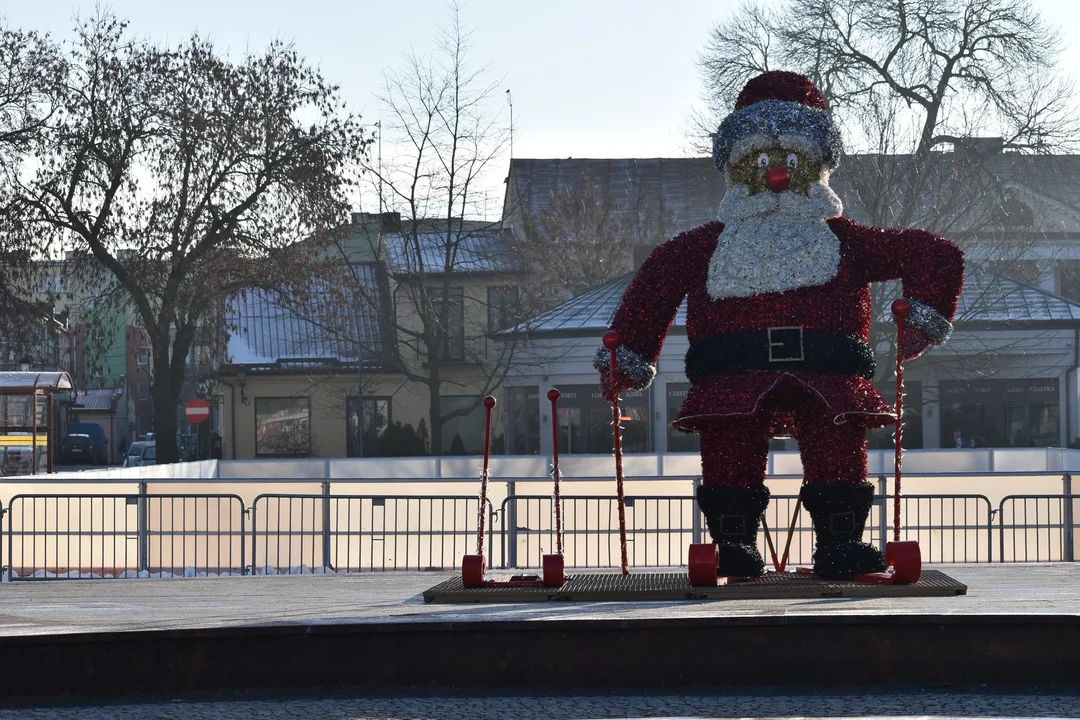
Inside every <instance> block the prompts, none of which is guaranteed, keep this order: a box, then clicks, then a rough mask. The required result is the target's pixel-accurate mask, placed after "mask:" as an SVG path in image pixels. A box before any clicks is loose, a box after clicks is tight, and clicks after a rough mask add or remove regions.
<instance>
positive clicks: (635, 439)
mask: <svg viewBox="0 0 1080 720" xmlns="http://www.w3.org/2000/svg"><path fill="white" fill-rule="evenodd" d="M579 394H580V393H579ZM587 397H588V406H587V411H588V418H589V425H588V428H587V442H586V444H587V450H586V452H590V453H610V452H612V451H613V450H614V448H615V439H614V436H613V435H612V432H611V422H612V417H611V405H610V404H608V403H606V402H604V398H603V396H601V394H600V391H599V390H597V389H596V388H595V387H591V388H589V393H588V396H587ZM619 422H620V427H622V436H621V440H622V451H623V452H624V453H640V452H648V451H649V398H648V396H647V395H645V394H644V393H643V392H641V391H640V390H627V391H626V392H625V393H623V396H622V397H621V398H619Z"/></svg>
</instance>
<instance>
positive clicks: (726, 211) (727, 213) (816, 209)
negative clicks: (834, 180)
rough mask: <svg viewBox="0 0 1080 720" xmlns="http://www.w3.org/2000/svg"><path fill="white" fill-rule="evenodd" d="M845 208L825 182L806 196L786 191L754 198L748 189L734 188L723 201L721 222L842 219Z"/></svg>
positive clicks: (729, 190) (744, 186)
mask: <svg viewBox="0 0 1080 720" xmlns="http://www.w3.org/2000/svg"><path fill="white" fill-rule="evenodd" d="M843 210H844V205H843V203H842V202H840V198H839V197H837V195H836V193H834V192H833V191H832V188H830V187H829V186H828V185H827V184H826V183H825V182H822V181H820V180H819V181H816V182H813V183H811V184H810V188H809V190H808V191H807V194H806V195H801V194H799V193H796V192H793V191H791V190H785V191H783V192H772V191H771V190H765V191H763V192H759V193H756V194H754V195H751V194H750V188H749V187H748V186H747V185H744V184H741V183H738V184H735V185H732V186H731V188H729V189H728V191H727V193H725V194H724V199H723V200H721V201H720V208H719V210H718V212H717V219H718V220H720V221H721V222H724V223H731V222H738V221H740V220H749V219H751V218H765V217H769V216H770V215H776V214H781V215H785V216H789V217H791V218H793V219H807V220H810V219H818V220H823V219H828V218H831V217H836V216H838V215H840V213H842V212H843Z"/></svg>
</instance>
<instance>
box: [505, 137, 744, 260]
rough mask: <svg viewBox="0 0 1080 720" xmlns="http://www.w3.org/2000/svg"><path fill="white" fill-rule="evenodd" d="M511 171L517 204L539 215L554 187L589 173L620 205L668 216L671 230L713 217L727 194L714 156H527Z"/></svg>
mask: <svg viewBox="0 0 1080 720" xmlns="http://www.w3.org/2000/svg"><path fill="white" fill-rule="evenodd" d="M510 174H511V178H512V181H513V185H512V187H513V190H514V193H515V194H516V197H513V198H511V199H510V202H511V204H512V205H514V206H515V207H514V208H513V209H515V210H516V209H518V207H520V209H521V210H523V211H524V212H526V213H532V214H535V215H540V214H542V213H543V212H544V211H545V210H546V209H547V208H548V206H549V205H550V202H551V197H552V195H553V194H554V193H556V192H557V191H559V190H563V189H566V188H573V187H575V186H578V185H580V183H581V182H582V180H583V179H584V178H586V177H587V176H591V177H593V178H594V179H595V180H596V181H597V182H598V183H601V184H602V185H603V186H604V188H605V191H606V193H607V194H608V196H609V197H610V198H611V200H612V201H613V203H614V205H615V206H616V207H618V208H620V209H625V208H628V207H635V206H636V208H637V209H638V210H639V212H642V213H652V214H653V215H654V216H658V217H664V216H667V217H670V219H671V229H672V234H677V233H680V232H682V231H683V230H689V229H690V228H693V227H697V226H698V225H703V224H704V223H707V222H709V221H710V220H715V219H716V208H717V207H719V205H720V200H721V198H722V197H723V196H724V180H723V176H722V175H721V174H720V173H719V172H717V170H716V168H715V167H713V164H712V159H711V158H655V159H636V158H632V159H587V158H583V159H576V158H575V159H566V160H559V159H553V160H541V159H537V160H531V159H523V160H513V161H511V163H510ZM662 240H663V238H657V239H656V242H657V243H659V242H660V241H662Z"/></svg>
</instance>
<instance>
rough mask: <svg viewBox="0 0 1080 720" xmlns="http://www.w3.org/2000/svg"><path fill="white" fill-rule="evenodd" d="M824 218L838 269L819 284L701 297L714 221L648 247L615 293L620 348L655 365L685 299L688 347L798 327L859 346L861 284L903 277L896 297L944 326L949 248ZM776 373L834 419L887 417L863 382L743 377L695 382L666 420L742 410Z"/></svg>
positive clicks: (950, 298) (919, 235) (953, 285)
mask: <svg viewBox="0 0 1080 720" xmlns="http://www.w3.org/2000/svg"><path fill="white" fill-rule="evenodd" d="M827 222H828V225H829V227H830V228H831V229H832V231H833V233H834V234H835V235H836V237H837V239H838V240H839V241H840V263H839V267H838V269H837V273H836V275H835V276H834V277H833V278H832V279H831V280H829V281H828V282H826V283H825V284H824V285H818V286H813V287H800V288H796V289H792V290H787V291H784V292H776V293H767V294H762V295H755V296H751V297H732V298H722V299H720V300H713V299H712V298H711V297H710V296H709V294H708V292H707V291H706V276H707V273H708V268H709V261H710V259H711V258H712V255H713V251H714V250H715V249H716V245H717V238H718V237H719V236H720V233H721V232H722V231H723V225H722V224H721V223H719V222H713V223H709V224H707V225H703V226H701V227H699V228H696V229H694V230H690V231H688V232H686V233H683V234H682V235H679V236H678V237H676V238H674V239H672V240H669V241H668V242H666V243H664V244H663V245H661V246H660V247H658V248H657V249H656V250H655V251H653V253H652V254H651V255H650V256H649V258H648V259H647V260H646V261H645V263H644V264H643V265H642V266H641V269H640V270H639V271H638V273H637V275H636V277H635V278H634V281H633V282H632V283H631V284H630V287H629V288H627V290H626V293H625V295H623V299H622V303H621V304H620V305H619V309H618V310H617V311H616V313H615V318H614V320H613V321H612V329H614V330H617V331H618V332H619V333H620V335H621V338H622V342H623V345H624V346H625V347H626V348H627V349H629V350H632V351H633V352H635V353H637V354H638V355H640V356H641V357H642V358H644V359H645V360H647V361H648V362H649V363H650V364H653V365H655V364H656V361H657V358H658V357H659V355H660V348H661V346H662V345H663V343H664V338H665V336H666V335H667V330H668V326H669V325H670V324H671V321H672V320H673V319H674V317H675V313H676V311H677V310H678V308H679V305H680V303H681V302H682V300H683V298H684V297H686V298H688V302H687V313H686V334H687V336H688V339H689V341H690V343H691V344H694V343H696V342H698V341H700V340H702V339H704V338H706V337H709V336H713V335H721V334H724V333H746V332H754V331H760V330H765V329H767V328H769V327H782V326H798V325H801V326H802V327H803V328H804V329H805V330H819V331H824V332H829V333H834V334H839V335H852V336H857V337H859V338H862V339H863V340H864V341H867V342H868V341H869V339H870V320H871V318H870V288H869V284H870V283H871V282H877V281H884V280H892V279H896V278H900V279H901V280H902V281H903V295H904V297H906V298H909V299H912V300H918V301H921V302H922V303H925V304H926V305H928V306H929V307H930V308H932V309H933V310H936V311H937V312H938V313H940V314H941V315H942V316H943V317H944V318H946V319H948V320H950V321H951V320H952V318H953V315H954V313H955V311H956V302H957V299H958V298H959V295H960V289H961V286H962V284H963V273H964V270H963V268H964V263H963V255H962V253H961V252H960V250H959V249H957V248H956V246H954V245H953V244H952V243H950V242H949V241H948V240H945V239H944V238H941V237H938V236H936V235H933V234H931V233H928V232H925V231H922V230H881V229H878V228H872V227H866V226H864V225H859V224H857V223H855V222H853V221H851V220H848V219H847V218H842V217H837V218H832V219H830V220H828V221H827ZM782 375H791V376H793V377H794V378H796V379H797V380H799V381H800V382H801V383H803V384H804V385H805V386H806V387H807V388H808V389H809V391H810V394H811V395H816V396H818V397H819V398H820V399H821V400H822V401H823V402H824V403H825V405H826V407H827V409H828V412H830V413H831V414H833V416H834V419H835V421H836V422H843V421H845V420H847V419H848V418H847V417H846V416H849V415H856V416H861V417H862V418H863V421H864V423H865V424H866V426H867V427H882V426H884V425H888V424H890V423H891V422H892V421H893V415H892V413H891V412H890V410H889V407H888V406H887V405H886V404H885V401H884V400H883V399H882V397H881V396H880V395H879V394H878V392H877V391H876V390H875V389H874V387H873V385H872V384H871V383H870V381H869V380H867V379H865V378H863V377H858V376H851V375H840V374H832V373H830V374H820V373H803V372H789V373H781V372H775V371H773V372H769V371H752V372H745V373H740V374H729V375H722V374H721V375H710V376H708V377H706V378H704V379H703V380H700V381H699V382H697V383H695V384H694V385H693V386H692V387H691V389H690V392H689V393H687V396H686V400H685V401H684V402H683V405H682V409H681V411H680V412H679V415H678V417H677V418H676V419H675V421H674V423H673V424H674V425H675V427H677V428H679V429H681V430H690V431H700V430H702V429H703V428H704V427H706V426H708V425H709V424H710V423H712V422H714V421H716V420H720V419H723V418H732V417H737V416H740V415H748V414H752V413H754V412H756V411H757V409H758V407H759V403H760V401H761V399H762V397H763V396H764V395H765V393H766V392H768V390H769V389H770V388H771V387H772V386H773V385H774V384H776V383H777V382H778V381H779V380H780V379H781V376H782Z"/></svg>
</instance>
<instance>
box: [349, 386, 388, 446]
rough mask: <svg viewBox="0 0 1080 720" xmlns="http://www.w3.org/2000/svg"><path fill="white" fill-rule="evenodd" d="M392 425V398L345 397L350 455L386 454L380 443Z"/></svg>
mask: <svg viewBox="0 0 1080 720" xmlns="http://www.w3.org/2000/svg"><path fill="white" fill-rule="evenodd" d="M389 425H390V398H388V397H366V396H365V397H359V396H356V395H350V396H348V397H347V398H345V444H346V452H347V453H348V456H349V457H371V456H375V455H385V454H387V453H385V452H382V451H381V448H380V443H381V441H382V438H383V436H384V435H385V434H386V428H387V427H388V426H389Z"/></svg>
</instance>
